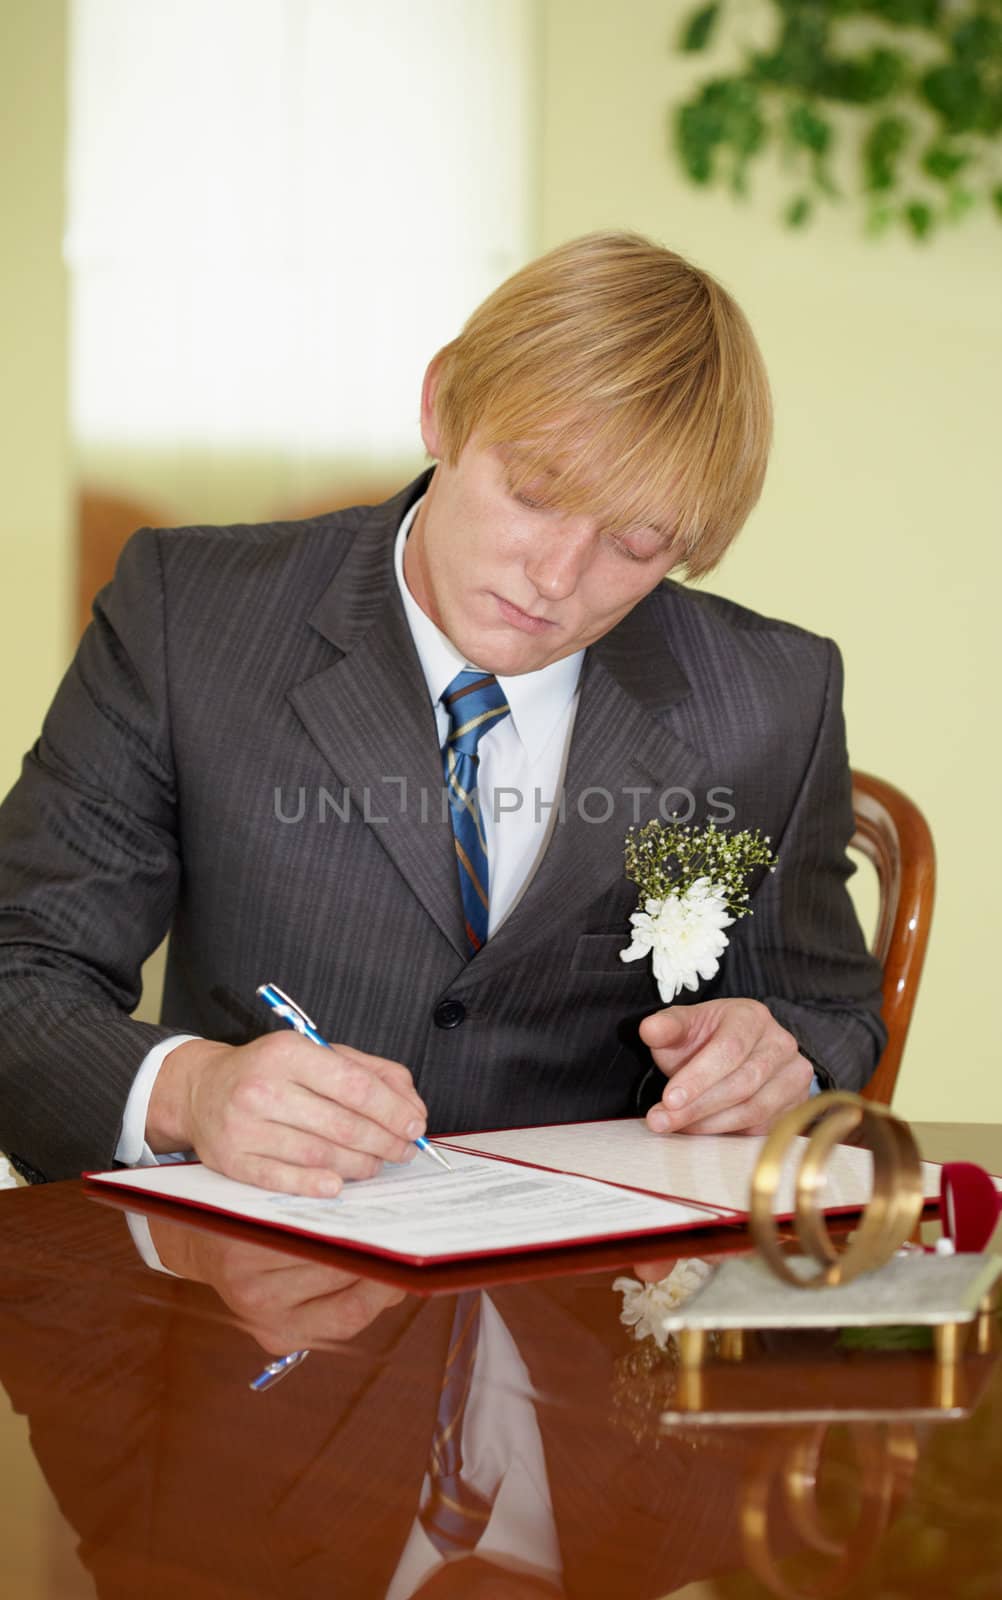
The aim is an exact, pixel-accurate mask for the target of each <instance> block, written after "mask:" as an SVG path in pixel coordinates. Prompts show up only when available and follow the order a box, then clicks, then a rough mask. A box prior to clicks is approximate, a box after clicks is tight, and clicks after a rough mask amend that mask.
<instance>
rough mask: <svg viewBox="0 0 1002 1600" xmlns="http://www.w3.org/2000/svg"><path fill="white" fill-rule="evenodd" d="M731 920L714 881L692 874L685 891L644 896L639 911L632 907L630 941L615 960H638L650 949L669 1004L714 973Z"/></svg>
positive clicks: (656, 974) (665, 1000)
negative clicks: (693, 878) (658, 897)
mask: <svg viewBox="0 0 1002 1600" xmlns="http://www.w3.org/2000/svg"><path fill="white" fill-rule="evenodd" d="M733 921H734V918H733V917H731V916H728V913H727V901H726V900H725V898H724V892H723V890H722V889H721V888H720V887H719V885H717V884H714V883H711V882H710V880H709V878H697V879H696V881H695V883H693V884H690V886H689V888H688V889H687V890H686V891H685V893H684V894H682V895H675V894H670V895H668V897H667V899H665V900H645V901H644V909H643V911H634V913H633V915H632V916H631V918H630V924H631V926H632V928H633V934H632V940H631V943H630V945H629V948H628V949H626V950H621V951H620V952H619V959H620V960H621V961H640V960H642V959H643V957H644V956H646V955H647V954H648V953H650V955H651V956H652V958H653V960H652V966H653V969H654V977H655V980H656V982H657V986H658V993H659V994H660V996H661V998H662V1000H663V1001H664V1002H665V1004H666V1005H670V1004H671V1002H672V1001H673V1000H674V998H675V996H676V995H677V994H681V993H682V990H683V989H698V988H699V985H700V982H701V981H703V982H705V981H706V980H707V979H708V978H712V977H715V975H716V972H717V968H718V967H719V965H720V957H721V956H722V955H723V953H724V951H725V950H726V949H727V935H726V933H725V932H724V929H725V928H729V927H730V926H731V924H732V923H733Z"/></svg>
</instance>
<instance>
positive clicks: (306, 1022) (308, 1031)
mask: <svg viewBox="0 0 1002 1600" xmlns="http://www.w3.org/2000/svg"><path fill="white" fill-rule="evenodd" d="M257 992H258V994H259V995H260V996H261V999H262V1000H263V1001H264V1003H265V1005H267V1006H271V1009H272V1011H274V1013H275V1015H276V1017H281V1019H282V1021H283V1022H287V1023H288V1024H289V1027H290V1028H295V1030H296V1032H297V1033H301V1034H302V1035H303V1037H304V1039H312V1041H313V1043H314V1044H322V1045H323V1047H324V1049H325V1050H329V1049H330V1048H331V1046H330V1045H329V1044H328V1043H327V1040H326V1039H325V1038H324V1037H323V1035H322V1034H320V1033H318V1032H317V1025H316V1023H315V1022H311V1021H310V1018H309V1017H308V1016H307V1015H306V1012H305V1011H304V1010H303V1008H302V1006H297V1004H296V1002H295V1000H290V999H289V996H288V995H287V994H286V993H285V991H284V990H282V989H280V988H279V987H278V984H277V983H262V984H261V985H260V986H259V988H258V991H257ZM414 1143H415V1144H416V1145H417V1147H418V1149H419V1150H423V1151H424V1153H425V1155H426V1156H431V1158H432V1160H433V1161H437V1162H438V1164H439V1166H440V1167H444V1168H445V1170H446V1172H451V1171H452V1167H451V1165H450V1163H449V1162H448V1161H446V1159H445V1157H444V1155H442V1153H441V1151H439V1150H436V1149H435V1146H434V1145H432V1144H429V1143H428V1141H427V1139H425V1138H423V1137H422V1138H420V1139H415V1140H414ZM286 1359H291V1358H286ZM279 1376H281V1374H279Z"/></svg>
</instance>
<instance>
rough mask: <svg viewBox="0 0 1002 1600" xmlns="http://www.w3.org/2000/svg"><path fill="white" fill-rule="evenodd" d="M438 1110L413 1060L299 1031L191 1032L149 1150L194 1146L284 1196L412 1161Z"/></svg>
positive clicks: (160, 1094)
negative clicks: (222, 1035)
mask: <svg viewBox="0 0 1002 1600" xmlns="http://www.w3.org/2000/svg"><path fill="white" fill-rule="evenodd" d="M427 1118H428V1113H427V1110H426V1108H425V1105H424V1102H423V1101H422V1100H421V1099H420V1097H419V1095H418V1093H417V1090H416V1089H415V1088H414V1084H413V1081H412V1079H411V1075H410V1073H409V1072H408V1070H407V1068H406V1067H404V1066H401V1065H400V1063H399V1062H397V1061H386V1060H384V1059H383V1057H382V1056H370V1055H366V1054H365V1052H364V1051H362V1050H354V1049H352V1048H351V1046H349V1045H335V1046H334V1047H333V1048H331V1049H329V1050H324V1049H322V1048H321V1047H320V1046H319V1045H315V1044H312V1043H311V1042H310V1041H309V1040H308V1039H303V1038H300V1036H299V1035H298V1034H295V1033H269V1034H265V1035H263V1037H262V1038H260V1039H254V1040H253V1041H252V1042H251V1043H250V1044H245V1045H226V1044H215V1043H212V1042H211V1041H209V1040H205V1039H190V1040H188V1041H187V1042H186V1043H185V1044H181V1045H178V1046H177V1048H176V1049H175V1050H172V1051H171V1053H170V1054H169V1055H168V1056H167V1058H166V1060H165V1061H164V1063H163V1065H162V1067H161V1068H160V1071H159V1073H158V1075H157V1080H156V1083H155V1084H154V1087H153V1093H152V1095H151V1096H150V1104H149V1111H148V1113H147V1119H146V1139H147V1143H148V1144H149V1146H150V1148H151V1150H153V1151H154V1152H155V1153H156V1154H163V1153H164V1152H166V1151H169V1150H194V1151H195V1154H196V1155H197V1156H198V1157H199V1159H200V1160H201V1161H204V1162H205V1164H206V1166H208V1167H214V1168H215V1169H216V1171H217V1172H222V1173H224V1174H225V1175H226V1176H227V1177H228V1178H236V1179H238V1180H239V1181H240V1182H241V1183H255V1184H259V1185H260V1186H261V1187H262V1188H265V1189H272V1190H276V1191H279V1192H281V1193H284V1194H300V1195H315V1196H321V1197H329V1196H331V1195H335V1194H337V1193H338V1192H339V1191H340V1189H341V1188H342V1186H343V1184H344V1180H345V1179H346V1178H372V1177H374V1176H375V1174H376V1173H377V1172H378V1171H379V1169H380V1167H381V1166H382V1164H383V1162H384V1161H409V1160H410V1159H411V1158H412V1157H413V1156H414V1155H415V1153H416V1152H415V1148H414V1143H413V1141H414V1140H415V1139H416V1138H417V1137H418V1136H419V1135H421V1134H423V1133H424V1131H425V1127H426V1125H427Z"/></svg>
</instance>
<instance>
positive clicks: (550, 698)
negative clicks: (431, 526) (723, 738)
mask: <svg viewBox="0 0 1002 1600" xmlns="http://www.w3.org/2000/svg"><path fill="white" fill-rule="evenodd" d="M420 504H421V501H420V500H419V501H417V502H416V503H415V504H414V505H413V506H412V507H411V508H410V510H409V511H408V513H407V515H406V517H405V518H404V520H403V522H402V523H401V524H400V531H399V533H398V534H397V540H396V545H395V547H394V570H395V572H396V579H397V587H398V588H399V590H400V598H401V600H402V602H403V607H404V613H405V615H406V618H407V624H408V627H409V628H410V630H411V636H412V637H413V640H414V645H415V649H416V650H417V653H418V659H419V660H420V662H421V668H422V671H423V673H424V677H425V682H426V684H427V687H428V695H429V698H430V699H431V702H432V705H433V706H434V707H435V716H436V719H437V722H438V737H439V744H440V745H443V746H444V744H445V740H446V735H447V734H448V731H449V714H448V712H447V711H446V709H445V707H444V706H443V705H442V704H441V696H442V695H443V693H444V692H445V690H446V689H447V687H448V686H449V684H450V683H451V682H452V680H453V678H454V677H455V676H456V673H457V672H461V671H463V669H464V668H473V670H480V669H479V668H478V667H477V666H476V664H475V663H471V662H469V661H466V660H465V659H464V657H463V656H461V655H460V654H459V651H458V650H457V649H456V647H455V645H454V644H453V643H452V642H451V640H449V639H447V638H446V636H445V634H444V633H442V632H441V630H440V629H439V628H437V627H436V626H435V624H434V623H433V622H432V620H431V618H430V617H428V616H426V615H425V613H424V612H423V611H422V610H421V607H420V606H419V605H418V603H417V601H416V600H415V599H414V596H413V595H412V594H411V592H410V590H409V589H408V587H407V583H406V580H405V578H404V545H405V544H406V543H407V535H408V534H409V532H410V529H411V525H412V523H413V521H414V518H415V516H416V515H417V511H418V507H419V506H420ZM583 659H584V651H583V650H579V651H578V652H577V653H576V654H574V655H571V656H565V657H564V659H563V660H562V661H555V662H553V663H552V665H551V666H548V667H542V668H541V669H540V670H539V671H538V672H526V673H523V674H521V675H520V676H519V677H515V678H499V679H498V683H499V684H500V685H501V688H502V689H503V690H504V694H505V698H506V700H507V701H508V704H509V706H510V708H511V715H510V716H508V717H505V718H504V719H503V720H502V721H500V722H498V723H496V724H495V725H494V727H493V728H491V729H490V730H489V731H488V732H487V733H485V734H484V736H483V738H482V740H481V741H480V745H479V751H478V753H479V756H480V764H479V767H478V769H477V771H478V790H479V795H480V809H481V813H482V816H483V824H484V835H485V839H486V842H487V858H488V862H489V864H490V886H489V892H490V922H489V929H488V937H489V936H490V934H492V933H493V932H494V931H495V930H496V929H497V927H498V926H499V924H500V923H501V922H502V921H503V920H504V918H505V917H506V916H507V915H508V913H509V911H511V909H512V907H513V906H514V905H515V903H516V902H517V900H518V899H519V897H520V895H521V894H522V892H523V890H524V889H525V887H526V885H527V884H528V882H529V881H530V879H531V877H532V875H533V873H534V872H535V870H536V868H537V866H538V865H539V862H540V860H541V858H542V856H543V852H544V851H545V849H546V845H547V842H548V840H549V836H550V833H551V831H552V829H553V827H554V826H559V823H558V822H557V817H558V809H557V804H556V801H557V796H558V794H559V791H560V788H561V785H562V783H563V777H564V770H565V768H566V765H567V753H568V750H569V749H570V742H571V733H572V730H573V727H574V717H575V713H576V711H577V703H578V680H579V678H580V676H581V663H582V661H583ZM457 877H458V868H457ZM306 1004H307V1005H308V1004H309V1001H308V999H307V1001H306ZM194 1037H196V1035H194V1034H190V1033H178V1034H173V1035H172V1036H171V1037H170V1038H169V1039H163V1040H161V1042H160V1043H159V1044H157V1045H154V1047H153V1049H152V1050H150V1051H149V1053H148V1054H147V1055H146V1056H145V1057H144V1058H143V1061H142V1063H141V1065H140V1068H139V1071H138V1073H137V1074H136V1076H135V1078H134V1080H133V1083H132V1088H131V1089H130V1091H129V1098H128V1100H127V1101H126V1104H125V1113H124V1115H123V1118H122V1131H121V1135H120V1137H119V1141H118V1147H117V1149H116V1151H115V1160H116V1161H121V1162H122V1163H124V1165H126V1166H140V1167H148V1166H155V1165H157V1163H158V1162H164V1161H175V1160H183V1159H184V1155H185V1154H187V1152H178V1153H177V1154H173V1155H160V1156H157V1155H154V1153H153V1151H152V1150H151V1149H150V1147H149V1145H148V1144H147V1143H146V1141H145V1137H144V1135H145V1131H146V1117H147V1113H148V1111H149V1104H150V1096H151V1095H152V1093H153V1085H154V1083H155V1081H156V1077H157V1073H158V1072H159V1071H160V1068H161V1066H162V1064H163V1062H164V1061H165V1060H166V1058H167V1056H169V1055H170V1053H171V1051H172V1050H175V1049H176V1048H177V1046H178V1045H179V1044H186V1043H187V1042H188V1040H189V1039H192V1038H194Z"/></svg>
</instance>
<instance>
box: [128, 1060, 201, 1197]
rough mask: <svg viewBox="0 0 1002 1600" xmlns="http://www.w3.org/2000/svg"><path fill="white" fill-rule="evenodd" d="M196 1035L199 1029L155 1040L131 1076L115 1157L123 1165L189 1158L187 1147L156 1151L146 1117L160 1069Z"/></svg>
mask: <svg viewBox="0 0 1002 1600" xmlns="http://www.w3.org/2000/svg"><path fill="white" fill-rule="evenodd" d="M197 1038H198V1035H197V1034H196V1033H175V1034H172V1035H171V1037H170V1038H169V1039H161V1041H160V1043H159V1044H155V1045H154V1046H153V1049H152V1050H151V1051H150V1052H149V1053H148V1055H146V1056H144V1058H143V1061H142V1064H141V1066H140V1068H139V1071H138V1072H137V1073H136V1076H135V1078H134V1079H133V1080H132V1088H131V1089H130V1090H129V1098H128V1100H126V1102H125V1114H124V1115H123V1117H122V1132H121V1134H120V1136H119V1140H118V1146H117V1149H116V1150H115V1160H116V1161H120V1162H121V1163H122V1165H123V1166H126V1167H158V1166H161V1165H163V1164H164V1163H165V1162H168V1161H185V1160H186V1159H187V1158H188V1155H189V1154H190V1152H189V1151H187V1150H177V1151H172V1152H171V1154H170V1155H159V1156H158V1155H154V1153H153V1151H152V1150H151V1149H150V1147H149V1145H148V1144H147V1143H146V1117H147V1114H148V1112H149V1109H150V1098H151V1096H152V1094H153V1085H154V1084H155V1083H156V1079H157V1073H158V1072H159V1071H160V1068H161V1067H162V1066H163V1064H164V1062H165V1061H166V1059H167V1057H168V1056H169V1055H170V1053H171V1051H172V1050H176V1049H177V1047H178V1045H179V1044H187V1043H188V1040H189V1039H197Z"/></svg>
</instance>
